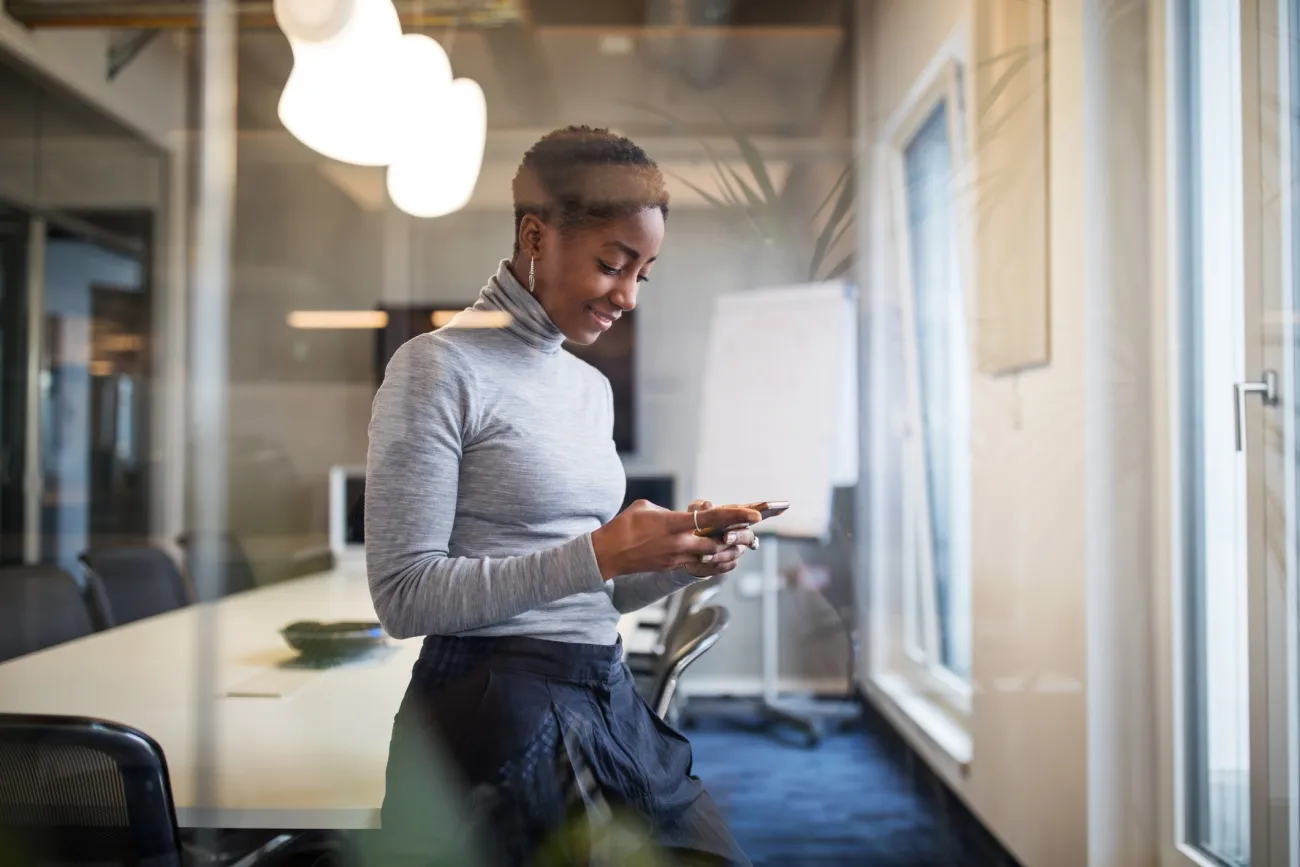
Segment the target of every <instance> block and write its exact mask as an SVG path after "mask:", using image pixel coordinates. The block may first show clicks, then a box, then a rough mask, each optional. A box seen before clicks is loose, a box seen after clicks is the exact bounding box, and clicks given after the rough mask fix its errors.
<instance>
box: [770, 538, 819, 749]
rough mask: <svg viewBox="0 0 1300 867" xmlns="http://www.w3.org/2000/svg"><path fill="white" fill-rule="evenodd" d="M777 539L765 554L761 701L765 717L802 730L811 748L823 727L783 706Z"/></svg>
mask: <svg viewBox="0 0 1300 867" xmlns="http://www.w3.org/2000/svg"><path fill="white" fill-rule="evenodd" d="M778 538H779V537H777V536H768V537H767V539H766V543H765V544H764V545H763V546H762V550H763V593H762V597H761V599H760V602H761V605H762V613H761V618H762V633H761V634H762V641H763V695H762V698H761V699H760V702H761V710H762V711H763V715H764V716H765V717H767V718H768V719H771V720H773V721H775V722H781V723H785V724H786V725H789V726H793V727H794V728H796V729H799V730H801V731H802V732H803V733H804V734H805V735H806V736H807V738H808V744H809V746H816V745H817V744H818V743H819V742H820V741H821V739H822V730H821V726H820V725H818V724H817V720H816V719H814V718H813V717H812V716H811V715H806V714H800V713H797V712H795V711H794V710H793V709H789V708H786V707H784V706H782V704H781V685H780V672H779V671H778V667H779V665H780V661H781V654H780V649H781V647H780V635H781V620H780V617H779V614H780V601H781V558H780V556H779V555H780V546H779V545H778V544H777V541H778Z"/></svg>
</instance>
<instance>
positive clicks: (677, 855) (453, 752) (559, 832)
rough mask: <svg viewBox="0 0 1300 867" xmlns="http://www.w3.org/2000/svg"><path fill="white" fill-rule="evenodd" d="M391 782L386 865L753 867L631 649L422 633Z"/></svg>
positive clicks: (398, 728)
mask: <svg viewBox="0 0 1300 867" xmlns="http://www.w3.org/2000/svg"><path fill="white" fill-rule="evenodd" d="M387 784H388V789H387V793H386V795H385V798H384V807H383V816H382V822H383V833H382V835H381V836H382V840H383V842H382V848H383V863H385V864H420V865H429V864H449V865H450V864H456V865H474V864H482V865H493V867H495V865H498V864H509V865H538V867H543V865H561V864H563V865H568V864H602V865H616V864H618V865H622V864H629V865H632V864H635V865H647V867H658V865H663V867H668V865H679V864H689V865H694V864H717V865H748V864H749V861H748V859H746V857H745V855H744V853H743V852H741V850H740V847H739V846H738V845H737V844H736V841H735V839H734V838H733V837H732V836H731V832H730V831H729V830H728V829H727V826H726V824H725V823H724V822H723V820H722V817H721V815H720V814H719V812H718V809H717V807H716V805H715V804H714V803H713V800H712V799H711V798H710V797H709V795H708V794H707V793H706V792H705V791H704V788H703V786H702V785H701V784H700V781H699V780H698V779H697V778H695V777H693V776H691V748H690V744H689V743H688V742H687V740H686V738H684V737H683V736H682V735H681V734H679V733H678V732H677V731H675V730H674V729H673V728H672V727H670V726H669V725H668V724H666V723H665V722H663V721H662V720H660V719H659V717H658V716H656V715H655V713H654V712H653V711H652V710H651V709H650V707H649V706H648V705H647V704H646V703H645V701H644V700H643V699H642V698H641V696H640V695H638V693H637V691H636V689H635V686H634V685H633V682H632V678H631V676H630V674H629V673H628V671H627V668H626V666H625V665H624V664H623V651H622V646H621V645H619V644H615V645H592V644H569V643H565V642H557V641H544V640H541V639H536V638H522V637H509V638H445V637H436V636H431V637H429V638H427V639H425V644H424V649H423V652H422V653H421V654H420V660H419V662H417V663H416V665H415V670H414V672H413V674H412V678H411V684H410V686H409V687H408V689H407V691H406V696H405V698H404V699H403V701H402V705H401V708H400V709H399V710H398V713H397V718H396V720H395V722H394V726H393V740H392V743H391V745H390V749H389V757H388V774H387Z"/></svg>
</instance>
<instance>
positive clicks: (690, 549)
mask: <svg viewBox="0 0 1300 867" xmlns="http://www.w3.org/2000/svg"><path fill="white" fill-rule="evenodd" d="M729 547H731V546H729V545H728V544H727V543H726V542H724V541H723V540H721V539H714V538H712V537H711V536H696V535H695V534H693V533H691V534H683V535H682V536H681V547H680V548H679V549H678V553H681V554H685V555H687V556H690V557H694V558H695V559H699V558H700V557H709V556H716V555H718V554H721V553H722V552H723V551H725V550H727V548H729ZM705 562H707V561H705Z"/></svg>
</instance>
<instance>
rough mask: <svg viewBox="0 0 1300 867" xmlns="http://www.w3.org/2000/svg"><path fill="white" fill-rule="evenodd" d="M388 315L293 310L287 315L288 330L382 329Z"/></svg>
mask: <svg viewBox="0 0 1300 867" xmlns="http://www.w3.org/2000/svg"><path fill="white" fill-rule="evenodd" d="M386 325H388V314H387V313H386V312H384V311H383V310H294V311H293V312H291V313H290V314H289V327H290V328H319V329H336V328H337V329H342V328H383V327H385V326H386Z"/></svg>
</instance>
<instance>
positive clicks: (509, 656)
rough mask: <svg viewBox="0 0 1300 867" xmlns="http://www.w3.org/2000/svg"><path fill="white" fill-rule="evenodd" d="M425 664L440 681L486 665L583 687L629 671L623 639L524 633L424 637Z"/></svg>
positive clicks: (609, 679) (617, 678) (617, 676)
mask: <svg viewBox="0 0 1300 867" xmlns="http://www.w3.org/2000/svg"><path fill="white" fill-rule="evenodd" d="M420 662H421V663H424V664H425V665H426V666H428V667H430V668H431V669H434V670H436V671H437V672H439V673H440V674H441V675H442V677H440V678H437V679H439V680H441V679H444V678H445V679H451V678H454V677H456V676H458V675H461V674H464V673H466V672H468V671H469V670H471V669H473V668H475V667H476V666H479V665H484V664H486V665H489V666H493V667H499V668H503V669H510V670H512V671H522V672H525V673H527V674H536V675H540V676H542V677H554V678H560V679H562V680H571V681H576V682H579V683H606V682H610V681H615V680H619V679H621V678H622V677H623V672H624V668H623V640H622V639H621V638H620V639H619V640H618V642H617V643H616V644H572V643H570V642H567V641H547V640H546V639H544V638H528V637H525V636H521V635H504V636H499V637H483V636H469V637H459V638H458V637H454V636H445V635H429V636H426V637H425V639H424V647H423V648H422V649H421V651H420ZM430 673H433V672H430Z"/></svg>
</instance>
